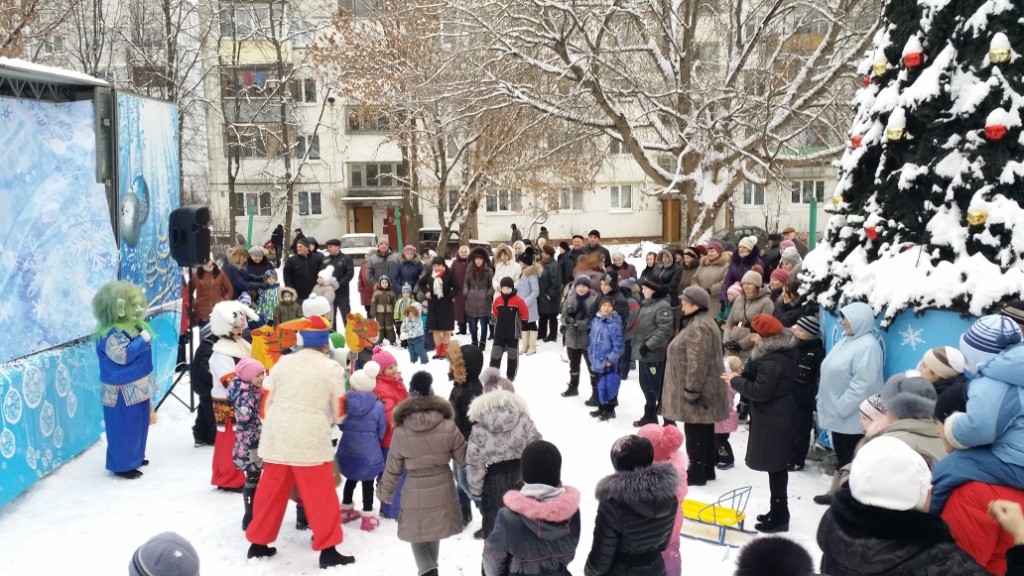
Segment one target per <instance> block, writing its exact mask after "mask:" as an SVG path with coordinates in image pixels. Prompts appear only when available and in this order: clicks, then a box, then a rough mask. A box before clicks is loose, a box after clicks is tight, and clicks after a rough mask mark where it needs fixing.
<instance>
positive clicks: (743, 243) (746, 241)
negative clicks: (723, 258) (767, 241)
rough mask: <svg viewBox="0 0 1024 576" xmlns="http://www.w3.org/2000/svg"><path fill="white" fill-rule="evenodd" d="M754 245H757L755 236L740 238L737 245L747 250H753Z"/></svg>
mask: <svg viewBox="0 0 1024 576" xmlns="http://www.w3.org/2000/svg"><path fill="white" fill-rule="evenodd" d="M754 246H757V237H756V236H747V237H746V238H740V241H739V247H740V248H746V249H747V250H753V249H754Z"/></svg>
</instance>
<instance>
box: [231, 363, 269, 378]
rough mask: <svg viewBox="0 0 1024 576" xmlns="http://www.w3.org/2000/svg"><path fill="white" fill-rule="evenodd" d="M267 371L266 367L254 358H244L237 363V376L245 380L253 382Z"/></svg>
mask: <svg viewBox="0 0 1024 576" xmlns="http://www.w3.org/2000/svg"><path fill="white" fill-rule="evenodd" d="M264 373H266V368H265V367H264V366H263V364H260V363H259V361H257V360H253V359H252V358H242V359H241V360H239V361H238V364H235V376H238V379H239V380H241V381H243V382H252V381H253V379H254V378H256V377H257V376H259V375H260V374H264Z"/></svg>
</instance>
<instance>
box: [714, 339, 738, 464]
mask: <svg viewBox="0 0 1024 576" xmlns="http://www.w3.org/2000/svg"><path fill="white" fill-rule="evenodd" d="M725 364H726V366H728V367H729V369H728V370H727V371H728V372H732V373H734V374H739V373H740V371H741V370H742V369H743V360H741V359H740V357H739V356H726V357H725ZM739 427H740V416H739V413H738V412H737V411H736V391H735V390H733V389H732V386H730V387H729V417H728V418H726V419H725V420H722V421H721V422H715V450H716V452H718V461H717V462H716V463H715V468H718V469H719V470H729V469H730V468H732V467H733V466H735V465H736V456H735V455H734V454H733V452H732V444H730V443H729V434H732V433H733V432H735V431H736V430H737V429H739Z"/></svg>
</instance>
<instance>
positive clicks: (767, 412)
mask: <svg viewBox="0 0 1024 576" xmlns="http://www.w3.org/2000/svg"><path fill="white" fill-rule="evenodd" d="M751 327H752V329H753V331H754V336H753V340H754V349H753V352H751V354H750V362H748V363H747V365H746V367H745V368H744V370H743V373H742V374H739V375H738V374H736V373H735V372H725V373H723V374H722V380H723V381H725V383H726V384H728V385H730V386H732V388H733V389H734V390H736V391H737V392H739V393H740V394H742V395H743V396H744V397H746V398H747V399H748V400H749V401H750V438H749V440H748V442H747V458H746V462H747V467H748V468H750V469H751V470H759V471H761V472H767V473H768V485H769V487H770V489H771V511H770V512H768V513H767V514H762V515H759V516H758V517H757V520H758V523H757V524H755V525H754V528H756V529H757V530H759V531H761V532H786V531H788V530H789V501H788V498H787V488H788V485H789V470H788V468H787V467H788V465H789V460H790V458H791V457H792V455H793V436H794V434H795V433H796V419H797V414H796V404H795V403H794V402H793V397H792V392H793V382H794V381H795V380H796V371H797V361H798V359H799V350H798V346H799V343H798V341H797V339H796V336H795V335H794V334H793V333H792V332H791V331H789V330H786V329H785V328H784V327H783V326H782V323H781V322H779V320H778V318H775V317H774V316H769V315H768V314H758V315H757V316H754V321H753V323H752V326H751Z"/></svg>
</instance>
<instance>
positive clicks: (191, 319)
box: [153, 267, 197, 412]
mask: <svg viewBox="0 0 1024 576" xmlns="http://www.w3.org/2000/svg"><path fill="white" fill-rule="evenodd" d="M186 270H189V269H188V268H184V267H183V268H182V274H181V285H182V287H183V288H184V289H185V290H188V330H187V331H186V332H185V335H186V336H187V338H188V355H187V356H186V357H185V361H184V362H179V363H178V364H176V365H175V366H174V370H175V371H176V372H177V373H178V374H177V375H176V376H175V377H174V382H173V383H172V384H171V387H170V388H168V389H167V393H166V394H164V397H163V398H161V399H160V401H159V402H157V404H156V407H155V408H153V411H154V412H156V411H158V410H160V407H161V406H163V405H164V402H166V401H167V399H168V398H170V397H172V396H173V397H174V399H175V400H177V401H178V402H179V403H181V405H182V406H184V407H185V408H188V411H189V412H195V411H196V408H197V406H196V393H195V391H193V390H192V383H191V381H190V382H189V386H188V402H185V400H184V399H182V398H181V397H180V396H178V395H177V394H175V393H174V389H175V388H176V387H177V386H178V383H179V382H181V379H182V378H184V377H185V374H189V372H190V368H191V367H192V357H193V356H194V355H195V343H194V341H195V334H193V333H192V330H193V326H194V325H195V320H196V318H195V313H194V311H193V309H192V286H190V285H189V284H188V282H186V280H185V278H186V274H185V271H186ZM188 277H189V278H191V276H188ZM189 380H191V378H189Z"/></svg>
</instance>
